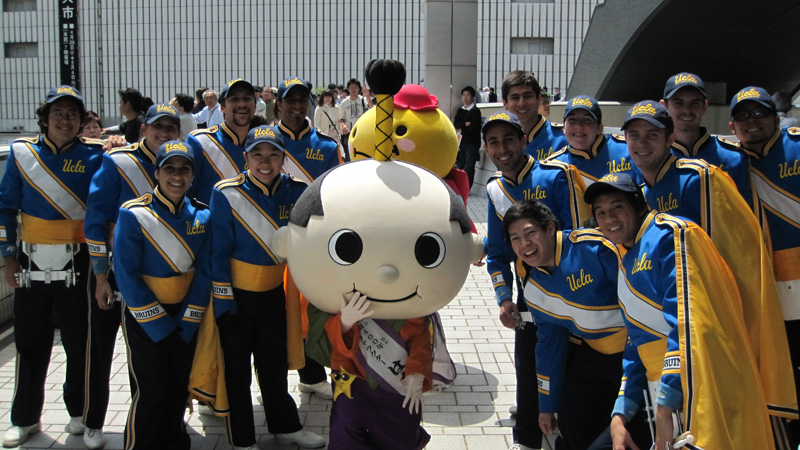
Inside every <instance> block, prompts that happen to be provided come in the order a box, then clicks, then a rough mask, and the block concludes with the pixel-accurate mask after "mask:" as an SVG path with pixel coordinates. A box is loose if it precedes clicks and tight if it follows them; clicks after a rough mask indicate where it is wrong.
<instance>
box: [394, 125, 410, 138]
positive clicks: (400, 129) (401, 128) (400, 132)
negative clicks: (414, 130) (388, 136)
mask: <svg viewBox="0 0 800 450" xmlns="http://www.w3.org/2000/svg"><path fill="white" fill-rule="evenodd" d="M394 132H395V133H396V134H397V135H398V136H405V135H406V133H408V128H406V126H405V125H400V126H399V127H397V129H396V130H394Z"/></svg>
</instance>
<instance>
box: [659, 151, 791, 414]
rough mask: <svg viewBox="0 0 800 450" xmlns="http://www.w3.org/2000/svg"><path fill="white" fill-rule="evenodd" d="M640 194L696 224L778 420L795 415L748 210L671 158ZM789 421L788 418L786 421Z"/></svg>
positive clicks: (719, 179)
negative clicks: (717, 264)
mask: <svg viewBox="0 0 800 450" xmlns="http://www.w3.org/2000/svg"><path fill="white" fill-rule="evenodd" d="M644 195H645V198H646V200H647V203H648V204H649V205H650V207H651V208H653V209H655V210H657V211H659V212H664V213H669V214H671V215H674V216H679V217H681V218H687V219H689V220H691V221H692V222H694V223H696V224H697V225H699V226H700V227H701V228H702V229H703V230H704V231H705V232H706V233H707V234H708V235H709V236H710V237H711V240H712V241H713V242H714V245H715V246H716V248H717V250H718V251H719V254H720V255H721V256H722V259H723V260H724V261H725V263H727V265H728V266H729V267H730V270H731V272H733V275H734V279H735V281H736V284H737V287H738V288H739V294H740V298H741V308H742V309H743V311H744V318H745V324H746V326H747V332H748V336H749V339H750V345H751V347H752V348H753V351H754V354H755V356H756V361H757V362H758V364H759V366H758V367H759V369H760V371H761V376H762V381H763V383H764V386H765V388H766V390H767V400H768V401H769V403H770V405H771V410H772V411H773V412H774V413H775V414H776V415H781V416H784V412H785V411H792V413H791V414H794V413H795V412H794V411H796V410H797V400H796V397H795V394H794V389H793V386H792V385H791V383H786V380H789V379H791V376H792V375H791V362H790V360H789V349H788V344H787V340H786V332H785V329H784V326H783V316H782V313H781V305H780V302H779V300H778V292H777V288H776V285H775V275H774V274H773V271H772V263H771V259H772V258H771V256H770V254H769V251H768V249H767V246H766V245H765V243H764V237H763V234H762V231H761V227H760V226H759V224H758V220H757V219H756V217H755V215H754V214H753V213H752V209H751V206H750V205H748V204H747V203H746V202H745V200H744V199H743V198H742V196H741V195H739V192H738V190H737V188H736V185H735V184H734V183H733V181H732V180H731V178H730V177H729V176H728V174H726V173H725V172H724V171H722V170H721V169H720V168H718V167H717V166H712V165H709V164H708V163H706V162H705V161H703V160H699V159H679V160H678V159H676V158H675V157H674V156H672V155H670V156H669V158H667V160H666V161H665V163H664V165H663V166H662V168H661V169H660V170H659V172H658V174H657V178H656V183H655V184H654V185H652V186H650V185H647V186H645V189H644ZM787 417H788V416H787Z"/></svg>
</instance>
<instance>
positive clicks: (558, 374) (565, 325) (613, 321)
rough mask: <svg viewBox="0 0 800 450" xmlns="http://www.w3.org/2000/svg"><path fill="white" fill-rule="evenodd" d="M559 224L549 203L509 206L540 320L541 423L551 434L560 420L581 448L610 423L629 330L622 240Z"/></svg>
mask: <svg viewBox="0 0 800 450" xmlns="http://www.w3.org/2000/svg"><path fill="white" fill-rule="evenodd" d="M556 223H557V219H556V217H555V215H554V214H553V213H552V212H551V211H550V209H549V208H548V207H547V206H545V205H544V204H543V203H541V202H538V201H534V200H526V201H522V202H518V203H515V204H514V206H512V207H511V208H510V209H509V210H508V212H507V213H506V215H505V219H504V220H503V227H504V230H505V237H506V240H507V241H508V242H509V244H510V245H511V248H512V249H513V250H514V253H515V254H516V255H517V258H519V260H521V261H522V263H523V265H524V267H525V273H526V275H525V276H524V277H523V279H524V281H523V284H524V296H525V303H526V304H527V306H528V309H529V310H530V311H531V313H532V314H533V318H534V321H535V323H536V325H537V326H538V330H537V338H538V342H537V344H536V369H537V370H536V371H537V379H538V380H537V381H538V389H539V426H540V427H541V429H542V432H543V433H545V434H548V435H549V434H554V433H555V429H556V426H557V425H558V428H559V429H560V431H561V436H562V438H563V440H564V445H565V447H566V448H567V449H576V450H577V449H585V448H587V447H588V446H589V444H591V443H592V441H593V440H594V439H595V438H596V437H597V436H598V435H599V434H600V433H602V432H603V430H604V429H605V428H606V425H607V424H608V417H609V415H610V414H611V411H612V409H613V407H614V401H615V399H616V397H617V392H618V390H619V382H620V378H621V375H622V352H623V350H624V348H625V341H626V339H627V333H626V331H625V323H624V322H623V318H622V313H621V311H620V308H619V303H618V300H617V260H618V253H617V249H616V246H615V245H614V244H613V243H611V242H610V241H608V240H607V239H605V238H604V237H603V235H602V234H601V233H600V232H598V231H597V230H589V229H584V230H574V231H558V227H557V226H556ZM530 381H531V382H532V381H533V380H530ZM556 413H558V421H556V417H555V414H556Z"/></svg>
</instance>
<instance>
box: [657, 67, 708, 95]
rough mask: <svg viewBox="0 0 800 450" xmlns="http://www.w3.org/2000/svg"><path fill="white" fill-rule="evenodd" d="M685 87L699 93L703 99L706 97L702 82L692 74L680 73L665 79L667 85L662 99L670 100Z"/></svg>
mask: <svg viewBox="0 0 800 450" xmlns="http://www.w3.org/2000/svg"><path fill="white" fill-rule="evenodd" d="M685 87H693V88H695V89H697V90H698V91H700V93H701V94H703V97H704V98H705V97H706V86H705V85H704V84H703V80H701V79H700V77H698V76H697V75H695V74H693V73H689V72H681V73H679V74H676V75H673V76H671V77H669V78H668V79H667V84H666V85H665V86H664V99H665V100H667V99H669V98H671V97H672V96H673V95H675V93H676V92H678V91H679V90H681V89H682V88H685Z"/></svg>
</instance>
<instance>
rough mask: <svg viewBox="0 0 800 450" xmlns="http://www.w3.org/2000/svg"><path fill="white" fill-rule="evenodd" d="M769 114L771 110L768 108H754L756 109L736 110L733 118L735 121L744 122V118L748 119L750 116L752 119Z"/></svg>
mask: <svg viewBox="0 0 800 450" xmlns="http://www.w3.org/2000/svg"><path fill="white" fill-rule="evenodd" d="M770 114H772V111H770V110H768V109H756V110H753V111H741V112H738V113H736V114H734V115H733V120H734V121H735V122H744V121H745V120H747V119H749V118H751V117H752V118H753V119H761V118H764V117H767V116H769V115H770Z"/></svg>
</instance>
